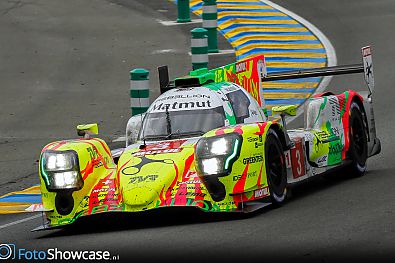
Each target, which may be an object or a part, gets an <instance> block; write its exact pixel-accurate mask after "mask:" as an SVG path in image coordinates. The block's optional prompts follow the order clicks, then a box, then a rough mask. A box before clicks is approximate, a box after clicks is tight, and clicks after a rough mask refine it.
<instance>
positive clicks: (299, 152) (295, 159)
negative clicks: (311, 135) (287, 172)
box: [291, 140, 306, 178]
mask: <svg viewBox="0 0 395 263" xmlns="http://www.w3.org/2000/svg"><path fill="white" fill-rule="evenodd" d="M291 159H292V174H293V177H294V178H298V177H301V176H303V175H305V174H306V167H305V163H304V151H303V144H302V140H298V141H296V142H295V148H292V149H291Z"/></svg>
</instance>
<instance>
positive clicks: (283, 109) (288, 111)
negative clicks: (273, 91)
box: [272, 105, 297, 116]
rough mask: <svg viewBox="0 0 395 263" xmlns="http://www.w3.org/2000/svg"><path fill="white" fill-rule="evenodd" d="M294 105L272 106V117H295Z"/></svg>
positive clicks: (295, 107)
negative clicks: (280, 115)
mask: <svg viewBox="0 0 395 263" xmlns="http://www.w3.org/2000/svg"><path fill="white" fill-rule="evenodd" d="M296 109H297V106H296V105H283V106H274V107H273V108H272V115H274V114H285V115H288V116H296Z"/></svg>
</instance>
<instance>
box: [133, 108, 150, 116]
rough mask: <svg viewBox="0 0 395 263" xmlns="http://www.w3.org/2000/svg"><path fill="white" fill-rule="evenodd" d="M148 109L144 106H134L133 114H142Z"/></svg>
mask: <svg viewBox="0 0 395 263" xmlns="http://www.w3.org/2000/svg"><path fill="white" fill-rule="evenodd" d="M147 110H148V107H142V108H138V107H132V116H134V115H137V114H140V113H144V112H146V111H147Z"/></svg>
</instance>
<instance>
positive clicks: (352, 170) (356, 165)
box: [347, 101, 368, 177]
mask: <svg viewBox="0 0 395 263" xmlns="http://www.w3.org/2000/svg"><path fill="white" fill-rule="evenodd" d="M349 135H350V147H349V149H348V157H349V159H350V160H351V164H350V165H349V166H348V167H347V168H348V169H347V170H348V172H349V175H351V176H353V177H358V176H362V175H363V174H364V173H365V171H366V161H367V159H368V139H367V134H366V126H365V124H364V121H363V115H362V110H361V108H360V106H359V105H358V104H357V103H356V102H355V101H352V102H351V106H350V119H349Z"/></svg>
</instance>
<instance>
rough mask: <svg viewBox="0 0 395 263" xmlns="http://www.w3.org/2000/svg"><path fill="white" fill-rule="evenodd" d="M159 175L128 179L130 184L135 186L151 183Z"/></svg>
mask: <svg viewBox="0 0 395 263" xmlns="http://www.w3.org/2000/svg"><path fill="white" fill-rule="evenodd" d="M158 176H159V175H157V174H150V175H140V176H135V177H131V178H130V182H129V183H131V184H136V183H141V182H145V181H147V182H153V181H155V180H156V179H157V178H158Z"/></svg>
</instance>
